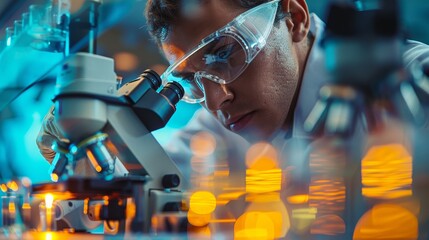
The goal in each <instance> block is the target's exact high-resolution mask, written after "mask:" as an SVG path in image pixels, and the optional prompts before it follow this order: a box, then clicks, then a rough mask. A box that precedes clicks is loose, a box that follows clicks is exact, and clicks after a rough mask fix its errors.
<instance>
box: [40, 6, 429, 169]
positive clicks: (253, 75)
mask: <svg viewBox="0 0 429 240" xmlns="http://www.w3.org/2000/svg"><path fill="white" fill-rule="evenodd" d="M272 8H275V11H274V14H273V20H274V21H271V22H270V16H269V14H271V13H272ZM249 9H250V10H249ZM247 10H249V11H251V10H253V12H251V13H249V12H248V11H247ZM243 14H244V15H243ZM146 16H147V21H148V24H149V29H150V31H151V33H152V35H153V36H154V37H155V39H156V42H157V43H158V45H159V47H160V48H161V50H162V52H163V54H164V55H165V57H166V58H167V60H168V61H169V62H170V64H172V65H171V67H170V68H169V69H168V70H167V71H166V73H164V74H163V76H162V78H163V80H166V81H168V80H176V81H179V82H180V83H181V84H183V85H184V86H185V90H186V96H185V99H186V100H187V101H188V102H193V103H197V102H199V103H201V105H202V106H203V108H204V109H203V110H201V111H199V112H198V113H197V114H196V116H195V117H194V118H193V119H192V120H191V122H190V123H189V124H188V126H187V127H186V128H185V129H183V130H182V131H180V132H179V133H178V134H177V135H176V136H175V137H174V138H173V139H172V141H171V144H170V145H169V146H166V147H165V149H166V151H167V152H168V153H169V154H170V156H171V158H172V159H173V160H174V161H175V162H176V163H178V165H179V166H180V168H181V169H182V170H183V172H184V175H186V176H190V175H192V168H191V166H190V163H191V159H192V158H193V155H195V149H192V147H191V146H190V145H192V137H193V136H194V135H195V134H197V133H199V132H201V131H206V132H209V133H210V134H212V136H214V137H215V139H216V142H217V146H221V145H222V146H225V148H224V150H225V152H222V153H221V155H223V156H222V159H227V161H228V163H229V167H230V170H231V171H232V172H234V171H236V172H242V171H243V170H244V169H245V168H246V166H245V163H244V162H245V161H244V159H245V156H246V152H247V149H248V147H249V146H250V145H251V144H253V143H256V142H260V141H266V142H270V143H272V144H273V145H274V146H275V147H276V148H277V149H278V150H281V149H284V145H285V143H287V142H288V139H290V138H291V137H296V138H307V137H308V134H307V133H306V132H305V131H304V130H303V122H304V121H305V119H306V118H307V116H308V115H309V113H310V111H311V109H312V108H313V106H314V104H315V102H316V100H317V96H318V92H319V89H320V87H321V86H323V85H324V84H325V83H326V82H327V81H328V78H329V77H328V73H327V72H326V70H325V56H324V52H323V50H322V49H321V47H320V45H319V43H320V40H321V37H322V34H323V31H324V23H323V22H322V21H321V20H320V19H319V18H318V17H317V16H316V15H314V14H310V13H309V11H308V7H307V4H306V2H305V0H282V1H276V0H274V1H270V0H259V1H258V0H201V1H198V0H196V1H176V0H149V1H148V2H147V8H146ZM236 17H238V18H239V19H240V21H236V22H232V23H231V21H233V19H234V18H236ZM229 23H231V25H228V26H230V28H224V26H226V25H227V24H229ZM240 24H241V25H240ZM228 26H227V27H228ZM231 26H232V27H231ZM255 29H256V30H255ZM265 33H267V34H265ZM255 36H256V37H255ZM202 39H204V41H203V42H201V40H202ZM261 39H262V40H261ZM265 42H266V43H265ZM254 46H256V47H254ZM253 47H254V48H253ZM246 49H247V50H246ZM249 49H250V50H249ZM404 59H405V60H406V61H407V63H409V62H411V61H415V60H419V61H424V59H426V61H427V59H429V50H428V48H427V47H426V46H424V45H422V44H419V43H415V42H413V43H410V44H408V45H407V50H406V51H405V55H404ZM219 69H220V70H219ZM226 73H227V74H226ZM177 114H180V113H177ZM49 119H50V120H49ZM54 125H55V124H54V122H53V121H52V117H48V118H47V120H45V128H44V129H42V132H41V135H40V138H39V141H38V144H39V147H40V149H41V151H42V153H43V154H44V156H45V157H47V158H48V160H49V159H52V157H53V155H52V151H51V150H50V148H49V147H47V146H49V144H47V143H48V142H49V141H48V139H53V138H56V137H59V134H58V133H55V132H54V131H55V126H54ZM225 155H226V156H225ZM283 166H284V165H283V163H280V166H279V167H280V168H283Z"/></svg>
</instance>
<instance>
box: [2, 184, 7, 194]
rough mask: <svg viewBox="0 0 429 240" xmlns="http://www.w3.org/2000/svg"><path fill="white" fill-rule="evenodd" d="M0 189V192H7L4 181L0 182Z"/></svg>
mask: <svg viewBox="0 0 429 240" xmlns="http://www.w3.org/2000/svg"><path fill="white" fill-rule="evenodd" d="M0 189H1V191H2V192H7V186H6V184H4V183H3V184H1V185H0Z"/></svg>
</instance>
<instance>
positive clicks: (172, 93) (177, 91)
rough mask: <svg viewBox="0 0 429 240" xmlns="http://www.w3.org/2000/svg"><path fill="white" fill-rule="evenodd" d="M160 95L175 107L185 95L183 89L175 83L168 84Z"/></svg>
mask: <svg viewBox="0 0 429 240" xmlns="http://www.w3.org/2000/svg"><path fill="white" fill-rule="evenodd" d="M160 94H161V95H163V96H164V97H166V98H167V99H168V100H169V101H170V103H171V104H173V105H176V104H177V102H178V101H179V100H180V99H182V97H183V95H184V94H185V90H184V89H183V87H182V86H181V85H180V84H179V83H177V82H174V81H173V82H169V83H167V84H166V85H165V86H164V88H163V89H162V90H161V92H160Z"/></svg>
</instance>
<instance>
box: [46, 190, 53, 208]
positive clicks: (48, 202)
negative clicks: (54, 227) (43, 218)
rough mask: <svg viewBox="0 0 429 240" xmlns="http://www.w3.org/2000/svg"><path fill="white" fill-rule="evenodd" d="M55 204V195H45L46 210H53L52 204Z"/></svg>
mask: <svg viewBox="0 0 429 240" xmlns="http://www.w3.org/2000/svg"><path fill="white" fill-rule="evenodd" d="M53 202H54V195H52V194H51V193H47V194H46V195H45V206H46V208H52V204H53Z"/></svg>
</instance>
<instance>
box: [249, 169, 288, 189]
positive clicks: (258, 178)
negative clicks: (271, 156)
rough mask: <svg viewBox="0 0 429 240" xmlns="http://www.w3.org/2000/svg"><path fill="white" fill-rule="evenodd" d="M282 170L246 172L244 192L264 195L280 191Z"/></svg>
mask: <svg viewBox="0 0 429 240" xmlns="http://www.w3.org/2000/svg"><path fill="white" fill-rule="evenodd" d="M281 181H282V170H281V169H271V170H253V169H247V170H246V192H247V193H266V192H274V191H279V190H280V189H281Z"/></svg>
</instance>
